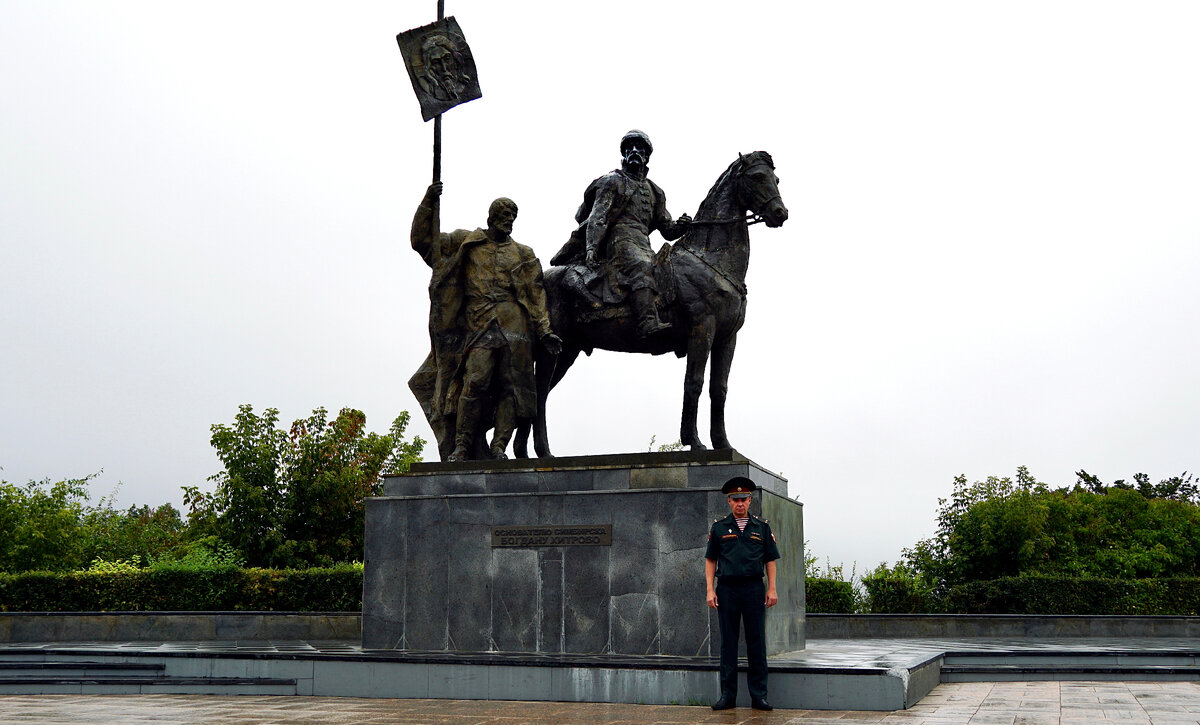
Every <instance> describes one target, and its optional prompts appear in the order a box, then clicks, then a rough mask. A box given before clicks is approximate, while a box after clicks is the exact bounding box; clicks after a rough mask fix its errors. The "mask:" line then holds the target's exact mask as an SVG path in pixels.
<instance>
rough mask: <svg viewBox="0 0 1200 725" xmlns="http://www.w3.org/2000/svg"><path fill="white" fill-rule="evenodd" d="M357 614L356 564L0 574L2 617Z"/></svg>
mask: <svg viewBox="0 0 1200 725" xmlns="http://www.w3.org/2000/svg"><path fill="white" fill-rule="evenodd" d="M360 609H362V565H361V564H343V565H340V566H336V567H331V568H325V569H298V570H297V569H283V570H276V569H241V568H238V567H234V566H221V567H209V568H198V567H189V566H187V565H177V566H171V565H166V564H163V565H156V566H154V567H151V568H149V569H137V570H132V571H130V570H111V571H75V572H26V573H21V574H0V611H5V612H96V611H99V612H109V611H230V610H244V611H292V612H346V611H356V610H360Z"/></svg>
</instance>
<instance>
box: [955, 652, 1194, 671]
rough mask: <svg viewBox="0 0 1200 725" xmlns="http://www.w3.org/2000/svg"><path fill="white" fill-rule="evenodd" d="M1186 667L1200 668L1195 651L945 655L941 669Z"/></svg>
mask: <svg viewBox="0 0 1200 725" xmlns="http://www.w3.org/2000/svg"><path fill="white" fill-rule="evenodd" d="M1100 664H1107V665H1112V666H1123V667H1130V666H1137V665H1156V666H1187V665H1200V653H1198V652H1171V651H1159V652H1118V651H1071V650H1042V651H1034V652H1030V651H1025V652H997V651H980V652H947V653H946V655H945V656H944V657H943V658H942V665H943V666H951V665H1045V666H1051V665H1100Z"/></svg>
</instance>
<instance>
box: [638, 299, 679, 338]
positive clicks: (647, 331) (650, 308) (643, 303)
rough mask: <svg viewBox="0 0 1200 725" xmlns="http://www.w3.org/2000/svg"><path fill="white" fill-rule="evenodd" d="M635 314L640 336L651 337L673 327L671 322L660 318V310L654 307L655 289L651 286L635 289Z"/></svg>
mask: <svg viewBox="0 0 1200 725" xmlns="http://www.w3.org/2000/svg"><path fill="white" fill-rule="evenodd" d="M633 314H634V315H635V316H636V317H637V319H638V326H637V330H638V335H639V336H640V337H650V336H651V335H653V334H655V333H659V332H662V331H664V330H668V329H670V327H671V325H670V324H669V323H666V322H663V321H662V320H660V319H658V310H656V309H655V308H654V291H653V290H651V289H650V288H649V287H643V288H641V289H638V290H634V291H633Z"/></svg>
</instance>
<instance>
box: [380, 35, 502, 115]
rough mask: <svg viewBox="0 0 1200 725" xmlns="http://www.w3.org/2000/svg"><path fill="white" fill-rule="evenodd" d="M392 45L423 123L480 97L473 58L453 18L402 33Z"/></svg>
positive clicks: (480, 92) (477, 75) (481, 94)
mask: <svg viewBox="0 0 1200 725" xmlns="http://www.w3.org/2000/svg"><path fill="white" fill-rule="evenodd" d="M396 42H397V43H398V44H399V45H400V53H401V55H403V56H404V66H405V67H406V68H407V69H408V77H409V79H410V80H411V81H412V85H413V90H414V91H416V93H417V100H418V101H420V103H421V116H422V117H423V118H424V119H425V120H426V121H428V120H429V119H431V118H434V117H435V116H439V115H441V114H442V113H444V112H446V111H448V110H450V109H451V108H454V107H455V106H457V105H459V104H460V103H466V102H467V101H473V100H475V99H476V98H480V97H482V96H483V92H482V91H480V89H479V74H478V73H477V72H476V70H475V58H474V57H473V56H472V55H471V48H470V47H469V46H468V45H467V41H466V38H465V37H464V36H463V32H462V28H460V27H459V26H458V21H457V20H455V19H454V17H453V16H451V17H448V18H445V19H443V20H439V21H437V22H435V23H430V24H429V25H422V26H421V27H419V28H413V29H412V30H406V31H404V32H403V33H400V34H399V35H397V36H396Z"/></svg>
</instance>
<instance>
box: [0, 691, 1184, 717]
mask: <svg viewBox="0 0 1200 725" xmlns="http://www.w3.org/2000/svg"><path fill="white" fill-rule="evenodd" d="M0 722H2V723H13V724H14V725H26V724H27V723H38V724H39V725H54V724H58V723H61V724H62V725H96V724H97V723H110V722H112V723H128V724H130V725H141V724H142V723H146V724H149V723H154V724H155V725H198V724H199V723H223V724H224V723H228V724H230V725H275V724H277V723H278V724H279V725H284V724H287V725H298V724H299V725H307V724H309V723H312V724H313V725H317V724H318V723H319V724H320V725H349V724H351V723H354V724H355V725H358V724H360V723H362V724H367V725H373V724H374V723H380V724H382V723H389V724H390V723H397V722H403V723H406V724H408V723H411V724H413V725H421V724H427V725H445V724H449V723H453V724H454V725H573V724H574V723H579V724H580V725H626V724H632V723H638V724H639V725H645V724H646V723H661V724H662V725H684V724H692V723H711V724H715V725H785V724H786V725H847V724H848V723H852V722H860V723H891V724H897V723H900V724H903V725H1084V724H1086V725H1097V724H1102V725H1110V724H1112V723H1122V724H1126V723H1129V724H1133V723H1148V724H1151V725H1181V724H1183V723H1191V724H1192V725H1200V684H1198V683H1195V682H1162V683H1158V682H1155V683H1144V682H1142V683H1119V682H1118V683H1109V682H1105V683H1077V682H1038V683H1007V682H1006V683H943V684H940V685H938V686H937V687H935V688H934V690H933V691H932V692H931V693H930V694H929V696H928V697H926V698H925V699H924V700H923V701H922V702H921V703H919V704H918V705H916V706H914V707H913V708H910V709H909V710H900V711H896V712H853V711H836V710H830V711H826V710H776V711H774V712H770V713H760V712H756V711H754V710H750V709H748V708H737V709H735V710H729V711H724V712H713V711H712V710H710V709H708V708H707V707H696V706H685V705H620V704H605V703H560V702H514V701H479V700H429V699H421V700H383V699H365V698H323V697H289V696H236V697H226V696H203V695H161V694H156V695H39V696H31V695H9V696H0Z"/></svg>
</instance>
